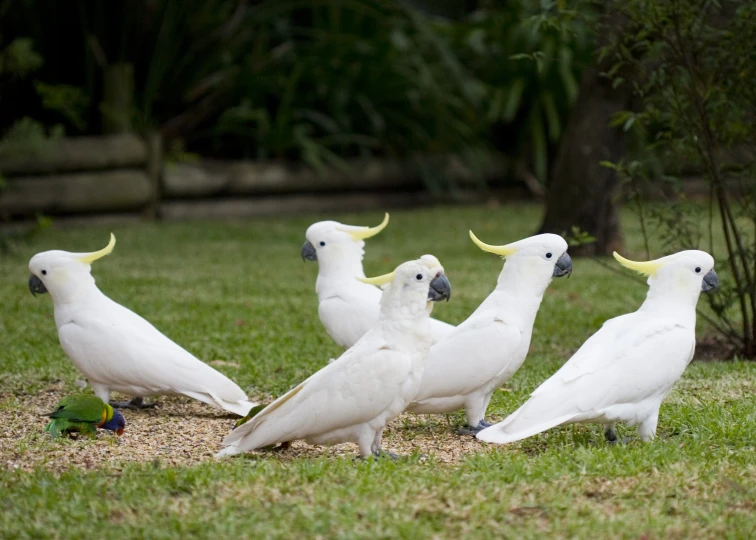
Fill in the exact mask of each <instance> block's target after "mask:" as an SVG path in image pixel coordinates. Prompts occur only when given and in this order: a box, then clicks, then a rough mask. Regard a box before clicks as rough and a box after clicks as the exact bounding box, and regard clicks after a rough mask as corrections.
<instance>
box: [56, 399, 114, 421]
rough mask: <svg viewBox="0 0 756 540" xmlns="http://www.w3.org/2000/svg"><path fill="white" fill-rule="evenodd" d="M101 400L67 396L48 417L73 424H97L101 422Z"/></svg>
mask: <svg viewBox="0 0 756 540" xmlns="http://www.w3.org/2000/svg"><path fill="white" fill-rule="evenodd" d="M102 413H103V405H102V400H100V398H98V397H97V396H68V397H67V398H63V399H62V400H61V402H60V404H59V406H58V408H57V409H55V410H54V411H53V412H52V413H51V414H50V415H49V416H50V418H65V419H66V420H71V421H73V422H77V421H78V422H99V421H101V420H102Z"/></svg>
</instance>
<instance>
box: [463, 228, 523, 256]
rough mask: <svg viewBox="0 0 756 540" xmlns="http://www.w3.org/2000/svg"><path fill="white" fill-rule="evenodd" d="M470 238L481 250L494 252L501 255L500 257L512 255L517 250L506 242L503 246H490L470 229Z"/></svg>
mask: <svg viewBox="0 0 756 540" xmlns="http://www.w3.org/2000/svg"><path fill="white" fill-rule="evenodd" d="M470 238H471V239H472V241H473V242H475V245H476V246H478V247H479V248H480V249H482V250H483V251H488V252H489V253H494V254H496V255H501V256H502V257H506V256H507V255H512V254H513V253H514V252H516V251H517V248H515V247H513V246H512V244H507V245H505V246H492V245H491V244H486V243H485V242H481V241H480V240H478V237H477V236H475V235H474V234H473V232H472V231H470Z"/></svg>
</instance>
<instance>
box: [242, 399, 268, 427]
mask: <svg viewBox="0 0 756 540" xmlns="http://www.w3.org/2000/svg"><path fill="white" fill-rule="evenodd" d="M268 405H269V404H268ZM268 405H266V404H264V403H263V404H261V405H255V406H254V407H252V408H251V409H250V410H249V412H248V413H247V416H245V417H244V418H240V419H239V421H238V422H236V425H234V429H236V428H238V427H239V426H241V425H242V424H246V423H247V422H249V421H250V420H252V419H253V418H254V417H255V416H257V413H259V412H260V411H261V410H263V409H264V408H265V407H267V406H268Z"/></svg>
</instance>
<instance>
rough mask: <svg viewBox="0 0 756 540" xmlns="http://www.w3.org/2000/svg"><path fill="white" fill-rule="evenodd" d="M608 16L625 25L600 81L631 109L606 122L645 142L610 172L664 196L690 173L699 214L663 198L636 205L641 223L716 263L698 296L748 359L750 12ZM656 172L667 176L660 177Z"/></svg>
mask: <svg viewBox="0 0 756 540" xmlns="http://www.w3.org/2000/svg"><path fill="white" fill-rule="evenodd" d="M612 8H613V9H616V10H617V11H618V12H619V13H620V14H621V16H622V17H624V18H625V20H626V21H627V23H628V26H627V31H626V33H625V34H624V36H623V37H622V38H621V39H619V40H617V41H616V42H614V43H612V44H611V45H610V46H609V47H607V48H606V49H605V50H604V54H606V55H611V58H613V59H614V61H615V66H614V68H613V69H612V71H611V72H610V73H609V74H608V75H609V76H612V77H614V79H615V84H632V85H633V88H634V91H635V95H636V96H637V98H638V102H639V108H638V109H637V110H635V111H621V112H619V113H618V114H617V117H616V121H617V124H618V125H622V126H624V128H625V129H626V130H627V131H633V132H635V133H636V135H637V136H638V137H639V140H643V141H645V144H644V145H643V146H642V147H641V149H640V151H639V152H638V153H637V155H636V156H634V157H630V158H628V159H627V160H625V161H624V162H622V163H618V164H612V166H613V167H616V168H617V169H618V170H619V171H620V172H621V173H622V174H624V175H625V177H626V178H627V179H628V181H630V182H632V184H633V185H634V186H635V187H636V190H643V189H645V185H646V184H648V183H652V184H654V185H655V186H656V187H657V188H658V187H659V186H660V182H663V186H662V187H663V188H664V189H665V190H666V191H667V192H669V191H673V192H674V190H675V188H676V187H679V183H676V182H675V181H674V176H675V175H679V174H682V173H685V172H690V171H696V172H698V173H700V174H702V175H703V177H704V178H705V179H706V180H707V181H708V182H709V185H710V188H711V200H710V202H709V207H708V208H705V209H704V211H701V210H700V206H699V205H696V204H691V203H689V202H688V201H686V200H685V199H684V197H683V198H681V197H679V196H677V197H672V198H670V199H669V202H667V203H665V204H646V205H643V206H642V207H641V208H640V210H641V213H640V216H641V219H642V225H643V227H644V231H647V233H648V234H653V233H654V232H656V234H658V235H660V237H661V239H662V241H663V242H664V244H665V246H666V247H667V248H668V249H670V250H677V249H692V248H697V247H699V246H702V247H703V248H704V249H707V250H708V251H709V252H710V253H711V254H712V255H713V256H714V257H715V258H716V259H718V260H719V264H718V266H717V270H718V272H720V273H721V275H722V279H721V287H720V292H719V293H718V294H715V295H709V296H707V298H708V299H709V302H710V305H711V308H712V310H713V312H714V314H715V315H716V318H715V320H713V321H712V322H713V324H714V326H715V327H716V328H717V329H718V330H719V331H720V332H721V334H722V335H723V336H725V338H726V339H727V340H728V341H729V342H730V343H731V344H732V345H733V346H734V347H735V348H736V350H737V351H738V352H739V353H741V354H743V355H745V356H746V357H749V358H754V357H756V275H755V274H756V235H754V233H753V231H754V230H755V228H756V198H755V197H754V195H756V182H755V181H754V179H755V178H756V177H755V176H754V175H755V174H756V159H755V156H756V128H755V126H756V123H755V122H754V120H755V119H756V89H755V88H754V85H753V81H754V79H755V77H756V62H754V58H753V43H754V42H755V41H754V40H756V4H754V3H753V2H746V3H743V2H737V1H732V0H722V1H719V2H718V1H713V0H704V1H700V2H679V1H676V0H659V1H656V2H649V1H645V0H629V1H626V2H613V3H612ZM620 73H622V74H623V75H622V77H620V75H619V74H620ZM660 164H662V165H666V169H667V170H669V171H671V173H673V174H671V175H669V176H662V175H661V174H660V172H659V171H660V167H659V165H660ZM670 176H671V177H672V178H671V179H670ZM717 222H718V223H719V227H715V225H716V223H717ZM702 225H703V226H702ZM717 228H721V230H722V232H723V239H724V246H720V245H719V242H718V241H717V238H718V237H717V235H716V234H715V229H717ZM657 231H658V232H657Z"/></svg>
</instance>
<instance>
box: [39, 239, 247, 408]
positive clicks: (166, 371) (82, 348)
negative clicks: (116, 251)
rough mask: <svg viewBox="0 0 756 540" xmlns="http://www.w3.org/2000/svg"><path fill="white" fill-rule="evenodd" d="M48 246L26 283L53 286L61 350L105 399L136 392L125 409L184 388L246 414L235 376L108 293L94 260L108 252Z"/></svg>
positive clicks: (47, 288)
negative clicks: (204, 359) (94, 269)
mask: <svg viewBox="0 0 756 540" xmlns="http://www.w3.org/2000/svg"><path fill="white" fill-rule="evenodd" d="M115 242H116V240H115V236H114V235H112V234H111V235H110V243H109V244H108V245H107V247H105V248H104V249H101V250H100V251H95V252H94V253H70V252H68V251H57V250H56V251H45V252H43V253H38V254H36V255H35V256H34V257H32V258H31V260H30V261H29V270H30V271H31V274H32V275H31V277H30V278H29V290H30V291H31V292H32V294H35V295H36V294H40V293H49V294H50V296H51V297H52V300H53V305H54V310H55V325H56V326H57V328H58V338H59V340H60V344H61V346H62V347H63V350H64V351H65V352H66V354H67V355H68V357H69V358H70V359H71V361H72V362H73V364H74V366H75V367H76V369H78V370H79V371H80V372H81V373H82V374H83V375H84V376H85V377H86V378H87V379H88V380H89V383H90V384H91V385H92V388H93V390H94V392H95V394H96V395H97V397H99V398H100V399H102V400H103V401H105V402H106V403H107V402H108V401H109V400H110V393H111V392H112V391H116V392H121V393H123V394H127V395H129V396H133V397H134V399H132V400H131V401H130V402H126V403H115V404H114V405H115V406H117V407H119V408H123V407H127V408H142V407H147V406H149V405H145V404H144V403H143V398H145V397H150V396H159V395H184V396H187V397H190V398H194V399H196V400H199V401H202V402H203V403H207V404H208V405H212V406H214V407H219V408H221V409H224V410H226V411H229V412H232V413H235V414H238V415H240V416H243V415H245V414H246V413H247V411H249V409H250V407H252V406H253V405H254V403H251V402H250V401H248V400H247V396H246V394H245V393H244V392H243V391H242V389H241V388H239V386H238V385H237V384H236V383H234V382H233V381H232V380H231V379H229V378H228V377H226V376H225V375H223V374H222V373H220V372H219V371H216V370H215V369H213V368H211V367H210V366H208V365H207V364H205V363H203V362H201V361H200V360H198V359H197V358H195V357H194V356H193V355H192V354H191V353H189V352H187V351H186V350H184V349H183V348H181V347H180V346H179V345H177V344H176V343H174V342H173V341H171V340H170V339H169V338H167V337H166V336H165V335H163V334H162V333H161V332H160V331H159V330H157V329H156V328H155V327H154V326H152V325H151V324H150V323H149V322H147V321H146V320H144V319H143V318H142V317H140V316H139V315H137V314H136V313H134V312H133V311H131V310H129V309H127V308H125V307H123V306H122V305H120V304H118V303H116V302H114V301H113V300H111V299H110V298H108V297H107V296H105V295H104V294H103V293H102V291H100V289H98V288H97V286H96V285H95V280H94V278H93V277H92V275H91V270H92V267H91V264H92V263H93V262H95V261H96V260H98V259H100V258H102V257H104V256H106V255H109V254H110V253H111V252H112V251H113V248H114V247H115Z"/></svg>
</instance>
